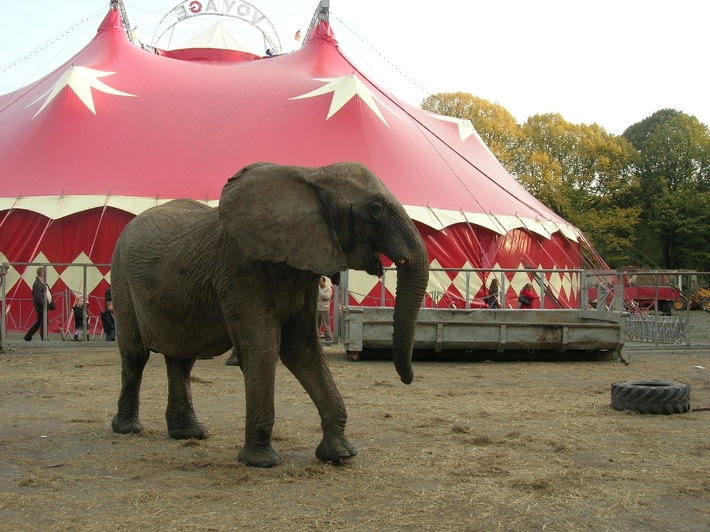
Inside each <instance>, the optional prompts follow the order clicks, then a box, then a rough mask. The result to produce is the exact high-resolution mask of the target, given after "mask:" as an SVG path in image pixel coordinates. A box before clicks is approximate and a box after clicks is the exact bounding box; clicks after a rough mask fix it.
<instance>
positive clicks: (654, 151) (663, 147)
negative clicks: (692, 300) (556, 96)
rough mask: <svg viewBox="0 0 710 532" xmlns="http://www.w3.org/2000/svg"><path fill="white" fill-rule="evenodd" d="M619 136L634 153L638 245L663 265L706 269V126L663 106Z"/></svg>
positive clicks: (709, 212)
mask: <svg viewBox="0 0 710 532" xmlns="http://www.w3.org/2000/svg"><path fill="white" fill-rule="evenodd" d="M623 137H625V138H626V139H628V140H629V141H630V142H631V143H632V144H633V146H634V147H635V148H636V149H637V150H638V151H639V153H640V163H639V168H640V176H641V185H642V193H641V195H640V197H639V203H640V204H641V206H642V207H643V211H642V212H643V217H642V224H641V225H640V228H641V231H639V233H638V235H637V241H638V242H639V245H641V246H642V247H643V248H645V249H647V250H649V252H650V253H652V254H653V259H654V262H656V263H657V264H660V265H661V266H662V267H664V268H673V269H674V268H687V269H697V270H704V271H708V270H710V245H708V242H710V209H709V207H710V130H708V127H707V126H706V125H704V124H702V123H701V122H699V121H698V120H697V119H696V118H695V117H693V116H689V115H686V114H684V113H682V112H679V111H675V110H673V109H663V110H661V111H658V112H656V113H654V114H653V115H651V116H650V117H648V118H646V119H645V120H642V121H641V122H638V123H636V124H634V125H632V126H630V127H629V128H628V129H627V130H626V131H625V132H624V134H623Z"/></svg>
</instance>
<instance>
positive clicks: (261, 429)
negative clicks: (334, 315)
mask: <svg viewBox="0 0 710 532" xmlns="http://www.w3.org/2000/svg"><path fill="white" fill-rule="evenodd" d="M276 352H277V350H276V348H275V347H274V348H272V349H270V350H265V351H264V352H263V353H258V354H256V356H255V355H252V354H250V353H249V354H247V353H245V355H246V356H244V357H242V358H243V359H242V365H241V367H242V372H243V373H244V390H245V393H246V425H245V427H244V446H243V447H242V448H241V449H240V450H239V455H238V457H237V459H238V460H239V461H240V462H242V463H245V464H247V465H249V466H254V467H273V466H276V465H279V464H280V463H281V457H280V456H279V455H278V454H277V453H276V451H274V449H273V447H272V446H271V435H272V432H273V429H274V417H275V414H274V381H275V379H276V362H277V361H278V357H277V355H276Z"/></svg>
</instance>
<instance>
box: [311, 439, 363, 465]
mask: <svg viewBox="0 0 710 532" xmlns="http://www.w3.org/2000/svg"><path fill="white" fill-rule="evenodd" d="M356 454H357V449H356V448H355V447H354V446H353V445H352V444H351V443H350V442H349V441H348V439H347V438H346V437H345V436H344V435H342V434H341V435H329V434H326V435H324V436H323V440H322V441H321V442H320V444H319V445H318V448H317V449H316V458H318V460H322V461H323V462H342V461H343V460H347V459H348V458H352V457H353V456H355V455H356Z"/></svg>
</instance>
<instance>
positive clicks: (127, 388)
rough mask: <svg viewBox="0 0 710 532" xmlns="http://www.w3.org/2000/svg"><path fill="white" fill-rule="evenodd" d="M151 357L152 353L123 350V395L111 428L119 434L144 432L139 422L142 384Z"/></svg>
mask: <svg viewBox="0 0 710 532" xmlns="http://www.w3.org/2000/svg"><path fill="white" fill-rule="evenodd" d="M149 357H150V352H149V351H148V350H144V349H138V348H136V350H135V351H133V352H130V353H129V352H127V350H126V348H125V347H123V348H121V395H120V396H119V398H118V412H117V413H116V415H115V416H114V417H113V420H112V421H111V428H112V429H113V431H114V432H116V433H118V434H130V433H132V432H143V425H142V424H141V422H140V421H139V418H138V411H139V404H140V397H139V396H140V390H141V382H142V381H143V370H144V369H145V365H146V363H147V362H148V358H149Z"/></svg>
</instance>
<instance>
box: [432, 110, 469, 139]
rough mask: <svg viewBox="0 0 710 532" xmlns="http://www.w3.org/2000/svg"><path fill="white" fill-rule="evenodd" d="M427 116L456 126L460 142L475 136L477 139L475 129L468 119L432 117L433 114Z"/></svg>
mask: <svg viewBox="0 0 710 532" xmlns="http://www.w3.org/2000/svg"><path fill="white" fill-rule="evenodd" d="M429 116H431V117H433V118H436V119H437V120H443V121H444V122H452V123H454V124H458V126H459V137H461V142H463V141H464V140H466V139H467V138H468V137H470V136H471V135H476V137H478V133H477V132H476V128H474V127H473V124H472V123H471V121H470V120H468V119H463V118H454V117H453V116H444V115H433V114H432V115H429Z"/></svg>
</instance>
